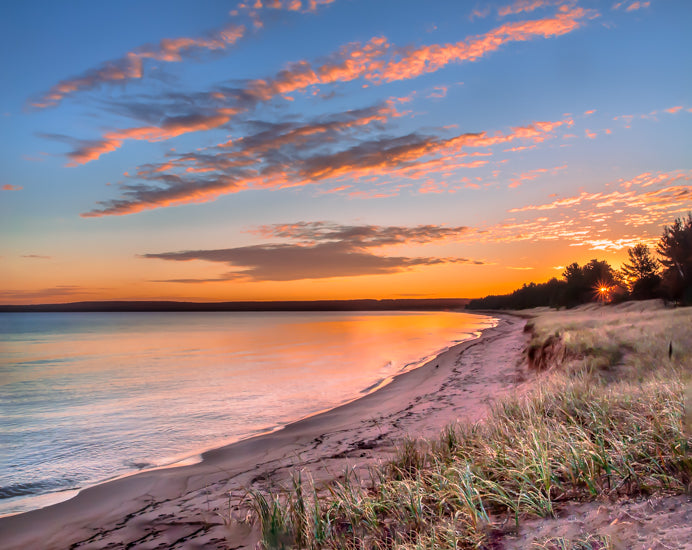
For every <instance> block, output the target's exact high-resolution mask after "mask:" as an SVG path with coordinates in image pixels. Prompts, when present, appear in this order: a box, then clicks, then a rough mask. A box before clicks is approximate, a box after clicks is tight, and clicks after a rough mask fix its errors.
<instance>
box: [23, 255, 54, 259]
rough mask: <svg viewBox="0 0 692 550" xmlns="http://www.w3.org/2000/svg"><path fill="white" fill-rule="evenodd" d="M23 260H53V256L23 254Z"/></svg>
mask: <svg viewBox="0 0 692 550" xmlns="http://www.w3.org/2000/svg"><path fill="white" fill-rule="evenodd" d="M22 258H27V259H30V260H52V259H53V257H52V256H43V255H41V254H22Z"/></svg>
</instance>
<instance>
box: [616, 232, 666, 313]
mask: <svg viewBox="0 0 692 550" xmlns="http://www.w3.org/2000/svg"><path fill="white" fill-rule="evenodd" d="M627 255H628V256H629V263H624V264H622V275H623V280H624V283H625V284H626V285H627V290H629V293H630V297H631V298H633V299H634V300H649V299H651V298H656V297H657V295H658V287H659V286H660V284H661V277H660V275H659V274H658V271H659V264H658V261H657V260H656V258H654V257H653V256H652V255H651V251H650V250H649V247H648V246H646V245H645V244H643V243H639V244H636V245H635V246H633V247H632V248H630V249H629V250H628V251H627Z"/></svg>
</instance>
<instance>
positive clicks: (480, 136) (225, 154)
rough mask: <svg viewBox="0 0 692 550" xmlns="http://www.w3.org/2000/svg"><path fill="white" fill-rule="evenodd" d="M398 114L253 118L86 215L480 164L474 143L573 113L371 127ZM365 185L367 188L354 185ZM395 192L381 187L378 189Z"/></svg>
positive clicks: (545, 127)
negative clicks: (474, 123) (496, 124)
mask: <svg viewBox="0 0 692 550" xmlns="http://www.w3.org/2000/svg"><path fill="white" fill-rule="evenodd" d="M398 116H400V113H399V112H398V111H397V110H396V108H395V107H394V105H393V104H392V103H386V104H384V105H379V106H374V107H371V108H367V109H361V110H355V111H347V112H344V113H338V114H335V115H331V116H329V117H325V118H323V119H321V120H316V121H313V122H311V123H307V124H303V125H300V124H295V123H283V124H271V123H257V122H255V123H253V124H252V126H256V127H258V128H260V130H261V131H259V132H256V133H254V134H250V135H248V136H245V137H241V138H238V139H231V140H230V141H228V142H225V143H222V144H220V145H219V146H217V147H215V148H210V149H207V150H204V151H193V152H188V153H182V154H171V155H170V158H169V159H168V160H167V161H166V162H164V163H161V164H152V165H145V166H142V167H140V168H139V169H138V170H137V172H136V174H134V175H133V177H134V178H136V179H138V180H140V181H142V182H143V183H137V184H126V185H123V186H122V187H121V189H122V195H123V196H122V198H120V199H115V200H110V201H104V202H101V203H99V204H100V207H99V208H97V209H95V210H92V211H91V212H88V213H85V214H83V216H85V217H93V216H102V215H113V214H116V215H120V214H130V213H133V212H138V211H140V210H144V209H149V208H158V207H162V206H169V205H173V204H184V203H190V202H203V201H208V200H212V199H214V198H216V197H217V196H219V195H221V194H226V193H233V192H237V191H240V190H243V189H248V188H253V187H254V188H265V189H266V188H281V187H291V186H304V185H309V184H316V183H319V182H322V181H326V180H332V181H340V180H343V179H346V178H347V179H348V183H349V184H351V185H352V184H353V182H355V181H358V180H362V179H364V178H383V177H387V178H393V177H394V176H398V177H400V178H406V179H410V180H415V179H416V178H418V177H420V176H421V173H422V172H425V173H426V174H427V175H428V176H429V175H430V174H432V173H435V172H449V171H453V170H456V169H463V168H476V167H478V166H481V165H483V164H485V163H487V161H486V160H474V161H470V162H468V161H465V160H461V159H464V158H465V157H467V156H469V155H470V154H472V153H470V152H469V151H470V150H473V149H479V148H489V147H492V146H495V145H498V144H507V143H511V142H513V141H515V140H519V141H528V142H533V143H540V142H542V141H544V140H546V139H549V138H550V137H552V136H553V132H554V131H555V130H556V129H557V128H559V127H561V126H563V125H564V126H569V125H571V124H572V121H571V119H570V120H560V121H537V122H533V123H531V124H528V125H525V126H518V127H514V128H511V129H510V130H509V131H508V132H494V133H488V132H472V133H464V134H459V135H456V136H453V137H450V138H443V137H440V136H434V135H423V134H418V133H409V134H405V135H400V136H392V135H391V134H388V133H387V134H383V135H379V136H374V137H373V136H371V133H372V132H373V131H376V130H378V129H379V130H381V129H383V128H384V125H385V123H386V122H387V121H388V120H390V119H392V118H396V117H398ZM350 192H351V193H361V192H362V190H352V191H350ZM383 193H386V194H390V193H387V192H385V191H384V190H381V189H380V190H378V192H377V194H378V195H382V194H383Z"/></svg>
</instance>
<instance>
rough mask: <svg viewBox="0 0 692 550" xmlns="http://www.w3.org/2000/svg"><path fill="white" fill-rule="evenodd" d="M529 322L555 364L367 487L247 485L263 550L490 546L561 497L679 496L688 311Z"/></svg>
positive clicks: (689, 356) (418, 445)
mask: <svg viewBox="0 0 692 550" xmlns="http://www.w3.org/2000/svg"><path fill="white" fill-rule="evenodd" d="M531 323H532V327H533V337H532V343H531V345H532V346H534V347H535V349H536V350H537V351H536V353H540V352H541V350H542V349H544V347H545V343H546V342H547V341H548V340H550V341H551V350H552V351H551V352H554V351H555V342H556V341H557V342H559V345H560V347H561V353H560V358H561V359H562V364H561V365H559V366H554V367H553V368H551V369H550V370H549V372H548V373H547V374H545V375H544V376H543V377H542V378H541V379H540V381H539V382H538V383H537V384H536V386H535V388H534V389H532V390H531V391H530V392H528V393H525V394H523V395H515V396H512V397H509V398H506V399H503V400H501V401H499V402H498V403H496V404H495V405H494V406H493V408H492V410H491V413H490V414H489V416H488V417H487V418H486V420H485V421H484V422H482V423H478V424H462V425H459V426H457V427H454V428H452V427H450V428H448V429H447V430H445V432H444V433H443V434H441V436H440V437H439V439H438V440H435V441H412V440H409V441H404V442H402V443H401V446H400V449H399V452H398V454H397V456H396V458H395V459H394V460H393V461H392V462H391V463H389V464H387V465H386V466H384V467H383V468H381V469H379V470H377V471H373V472H371V475H370V479H369V480H368V481H367V482H361V480H359V479H356V478H355V477H354V476H353V475H347V476H345V478H344V479H342V480H339V481H334V482H332V483H331V484H329V485H328V486H327V487H326V488H320V490H319V491H318V490H316V489H315V488H314V487H313V485H312V484H311V483H308V484H307V486H306V484H305V483H304V482H303V480H302V479H301V476H300V474H299V473H297V474H296V475H295V477H294V481H293V486H292V487H291V488H288V489H287V490H286V491H284V492H282V493H279V494H274V495H270V496H267V495H263V494H260V493H253V494H252V495H251V500H252V502H253V503H254V507H255V510H256V512H257V517H258V518H259V521H260V523H261V527H262V533H263V544H264V546H265V548H267V549H269V548H335V549H336V548H352V549H357V548H358V549H360V548H363V549H365V548H368V549H378V548H382V549H384V548H398V549H402V550H404V549H406V550H409V549H410V550H413V549H425V548H438V549H458V548H485V547H488V548H489V547H491V546H492V543H493V540H495V539H498V538H501V537H502V536H503V535H504V534H506V533H507V532H509V531H511V530H513V529H516V527H517V526H518V525H519V524H520V522H521V521H522V519H523V518H527V517H551V516H554V515H555V514H556V513H557V511H558V510H559V507H560V505H561V504H562V503H565V502H567V501H573V500H583V501H585V500H596V499H617V498H620V497H623V496H646V495H651V494H653V493H670V494H674V493H682V492H685V491H688V490H689V488H690V481H691V479H692V453H691V452H690V449H691V448H692V447H691V445H692V439H690V432H689V431H687V429H686V428H685V423H684V422H683V418H684V405H683V403H684V394H685V391H684V388H685V386H686V384H687V382H688V381H689V378H690V375H691V374H692V351H691V350H692V309H673V310H669V309H663V308H661V307H653V306H652V305H651V304H648V305H642V304H634V305H630V304H626V305H625V306H619V307H614V308H582V309H580V310H575V311H568V312H563V313H561V312H541V313H540V314H537V316H535V318H533V319H532V321H531ZM671 342H672V350H673V352H672V356H671V357H670V358H669V349H670V344H671ZM536 548H546V549H553V548H554V549H561V548H573V549H591V550H595V549H602V548H603V549H605V548H610V542H609V540H608V539H607V538H604V537H600V536H598V535H589V536H586V537H585V538H583V539H580V540H572V541H570V540H565V539H559V538H555V539H548V540H545V541H543V542H541V543H537V546H536Z"/></svg>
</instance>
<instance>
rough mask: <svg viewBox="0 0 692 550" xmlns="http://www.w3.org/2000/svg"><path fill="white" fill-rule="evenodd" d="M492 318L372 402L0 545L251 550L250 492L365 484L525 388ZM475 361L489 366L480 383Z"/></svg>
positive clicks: (122, 485) (340, 409) (128, 483)
mask: <svg viewBox="0 0 692 550" xmlns="http://www.w3.org/2000/svg"><path fill="white" fill-rule="evenodd" d="M493 315H494V317H495V318H496V319H498V320H499V321H498V323H497V325H496V326H495V327H492V328H488V329H485V330H483V331H482V333H481V335H480V337H478V338H474V339H471V340H467V341H464V342H461V343H459V344H456V345H453V346H451V347H449V348H448V349H446V350H444V351H442V353H440V354H439V355H437V356H435V357H434V358H433V359H432V360H429V361H427V362H425V363H424V364H422V365H421V366H418V367H417V368H414V369H412V370H407V371H404V372H402V373H400V374H397V375H395V376H394V377H393V378H392V380H391V381H390V382H389V383H387V384H386V385H384V386H382V387H378V388H376V389H374V391H371V392H369V393H367V394H365V395H359V396H356V397H355V398H354V399H353V400H351V401H348V402H346V403H344V404H342V405H339V406H337V407H335V408H333V409H329V410H326V411H320V412H317V413H314V414H312V415H309V416H307V417H305V418H302V419H300V420H298V421H295V422H292V423H289V424H286V425H284V426H283V427H279V428H278V429H275V430H272V431H269V432H267V433H262V434H259V435H255V436H252V437H249V438H247V439H243V440H240V441H236V442H234V443H231V444H229V445H225V446H223V447H219V448H215V449H211V450H209V451H206V452H203V453H202V461H201V462H198V463H196V464H192V465H185V466H178V467H168V468H158V469H153V470H146V471H142V472H138V473H135V474H132V475H128V476H125V477H121V478H116V479H114V480H111V481H107V482H104V483H100V484H98V485H94V486H91V487H88V488H86V489H82V490H81V491H80V492H79V493H78V494H77V495H76V496H74V497H72V498H71V499H69V500H66V501H62V502H60V503H58V504H55V505H52V506H48V507H45V508H41V509H38V510H33V511H29V512H24V513H20V514H16V515H12V516H5V517H3V518H0V538H2V539H3V543H4V545H5V548H7V549H10V548H21V547H41V548H46V549H48V548H67V547H72V548H100V547H103V546H106V545H108V544H116V545H117V544H123V545H126V544H134V545H135V546H137V545H139V544H143V543H144V542H145V541H146V542H151V543H152V547H155V546H156V544H163V545H165V546H166V547H171V546H175V547H180V548H184V547H200V546H204V547H209V548H214V547H219V548H225V547H227V543H228V540H233V542H234V544H236V547H238V548H245V547H248V548H250V547H252V545H254V543H252V540H254V538H256V533H253V529H252V528H251V527H250V526H248V525H246V524H243V523H242V522H240V523H239V522H234V521H231V522H230V523H231V525H230V526H229V525H227V524H228V523H229V517H230V516H232V515H234V514H238V513H240V514H241V516H242V511H243V501H244V498H245V492H246V490H248V489H250V488H255V489H268V488H272V487H277V486H280V485H281V484H282V483H283V482H285V481H287V480H288V479H290V472H292V471H294V470H297V469H301V470H307V471H308V472H309V475H310V476H311V477H312V478H313V479H314V480H315V481H316V482H320V481H324V480H327V479H331V478H334V477H338V474H339V473H341V472H343V471H344V470H345V469H346V468H350V469H353V470H356V471H361V472H363V473H364V472H366V471H367V468H368V467H370V465H372V464H376V463H378V462H381V461H382V460H383V459H386V457H388V456H390V455H391V454H392V452H393V451H394V449H395V445H396V441H397V440H400V439H402V438H403V437H406V436H411V437H425V436H431V435H435V434H437V433H439V431H440V430H441V429H442V428H444V426H445V425H447V424H449V423H451V422H454V421H456V420H457V419H461V418H464V419H470V420H473V421H475V420H479V419H480V418H482V416H483V414H484V412H485V410H487V404H488V402H489V401H490V400H492V399H493V398H495V397H497V396H498V395H500V394H501V393H502V392H503V391H506V390H509V389H511V388H512V387H515V386H516V384H517V381H518V380H521V376H520V375H519V373H518V372H516V371H515V367H517V360H518V358H519V357H520V356H521V351H523V344H524V342H525V339H526V336H525V335H523V333H522V330H521V329H522V328H523V325H524V322H525V321H524V320H522V319H519V318H517V317H516V316H510V315H506V314H499V315H498V314H494V313H493ZM498 340H500V341H502V342H504V343H502V342H498ZM492 344H495V345H494V346H493V345H492ZM500 344H502V345H500ZM474 348H479V349H480V348H483V351H484V352H485V353H484V354H483V353H481V354H479V353H478V352H476V353H475V356H474V353H473V352H471V351H469V350H474ZM481 356H483V357H481ZM479 360H480V361H485V362H486V363H488V364H486V365H485V368H484V369H483V371H482V373H481V367H483V366H484V365H482V364H478V363H479ZM488 376H489V377H490V378H488V379H486V378H487V377H488ZM452 382H454V384H452ZM459 382H461V383H462V384H459ZM253 537H254V538H253ZM155 541H156V542H155ZM246 542H247V544H248V545H250V546H247V545H246V544H245V543H246ZM238 543H240V544H241V545H240V546H237V544H238ZM37 545H38V546H37Z"/></svg>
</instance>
